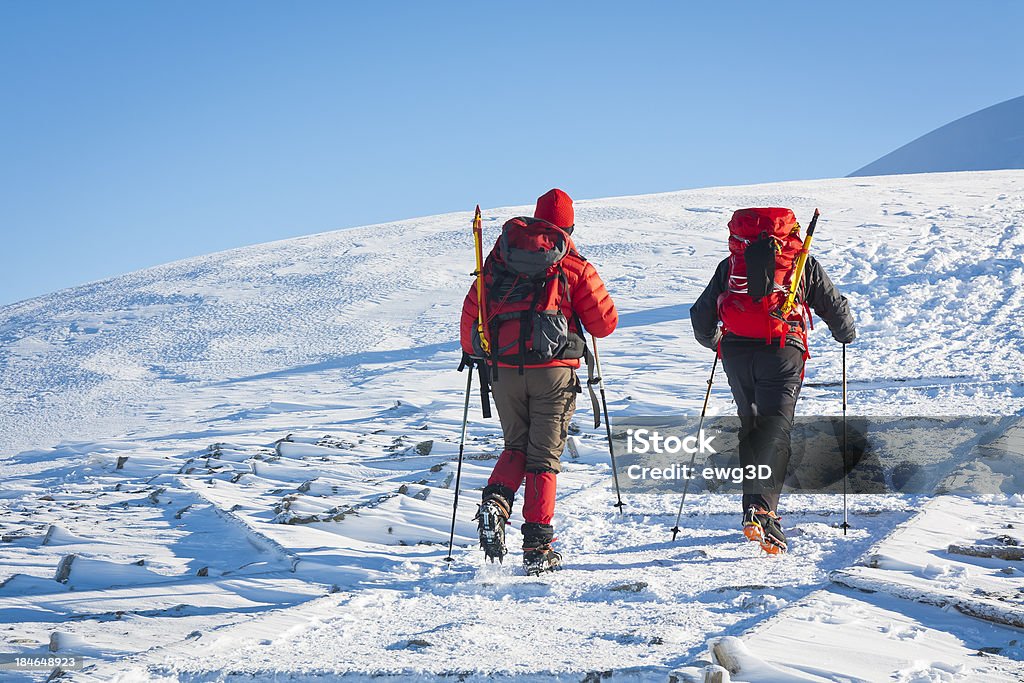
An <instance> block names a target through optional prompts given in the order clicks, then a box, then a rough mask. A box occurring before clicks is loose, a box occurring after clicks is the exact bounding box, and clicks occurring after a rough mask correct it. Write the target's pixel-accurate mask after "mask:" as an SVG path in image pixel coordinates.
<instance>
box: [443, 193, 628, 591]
mask: <svg viewBox="0 0 1024 683" xmlns="http://www.w3.org/2000/svg"><path fill="white" fill-rule="evenodd" d="M574 224H575V217H574V212H573V206H572V199H570V198H569V195H567V194H566V193H565V192H562V191H561V190H558V189H554V190H551V191H550V192H548V193H546V194H544V195H543V196H541V197H540V198H539V199H538V200H537V208H536V210H535V211H534V217H533V218H528V217H520V218H513V219H512V220H510V221H508V222H507V223H505V225H504V227H503V228H502V233H501V237H499V238H498V241H497V242H496V243H495V245H494V248H493V249H492V250H491V253H490V254H489V255H488V256H487V260H486V261H485V263H484V267H483V275H484V284H485V286H484V291H485V295H484V296H485V298H486V300H487V305H486V307H485V310H486V312H487V316H488V319H487V324H486V328H485V334H486V336H487V340H488V341H489V343H490V351H491V352H490V354H488V353H485V352H484V350H483V347H482V344H481V341H480V338H479V337H480V335H479V332H478V326H477V316H478V300H477V289H476V287H475V286H474V287H472V288H470V290H469V294H467V295H466V300H465V303H464V304H463V307H462V330H461V331H462V334H461V337H462V349H463V351H464V352H465V353H467V354H470V355H472V356H475V357H477V358H487V359H488V361H489V362H490V364H491V367H492V370H491V372H492V395H493V397H494V404H495V406H496V407H497V409H498V417H499V418H500V420H501V429H502V432H503V433H504V437H505V449H504V450H503V451H502V453H501V455H500V456H499V457H498V462H497V464H495V466H494V471H493V472H492V473H491V477H490V479H489V480H488V482H487V486H486V488H484V491H483V500H482V502H481V504H480V510H479V512H478V514H477V521H478V529H479V532H480V545H481V547H482V548H483V550H484V553H485V555H486V556H487V557H488V558H489V559H491V560H492V561H493V560H494V559H495V558H497V559H498V560H499V561H500V560H501V559H502V558H503V557H504V556H505V554H506V552H507V549H506V547H505V525H506V524H507V523H508V519H509V517H510V516H511V514H512V502H513V499H514V497H515V494H516V491H518V490H519V487H520V486H521V485H522V484H523V483H524V480H525V483H526V488H525V491H524V496H523V498H524V501H523V519H524V520H525V523H524V524H523V526H522V532H523V565H524V567H525V568H526V571H527V573H530V574H535V573H540V572H542V571H546V570H548V569H554V568H556V567H557V566H558V564H559V563H560V562H561V555H560V554H559V553H557V552H555V551H554V550H552V548H551V543H552V541H553V540H554V536H553V532H554V529H553V527H552V525H551V519H552V517H553V515H554V512H555V475H556V474H557V473H558V472H559V471H560V470H561V464H560V458H561V456H562V451H563V450H564V449H565V442H566V439H567V435H568V427H569V419H570V418H571V417H572V414H573V411H574V410H575V409H576V394H577V393H579V392H580V390H581V386H580V381H579V379H578V378H577V377H576V372H575V371H576V369H577V368H578V367H579V366H580V358H581V357H583V355H584V342H585V340H584V337H583V332H584V330H585V331H586V332H588V333H590V334H592V335H593V336H595V337H606V336H608V335H609V334H611V333H612V331H614V330H615V326H616V325H617V324H618V320H619V318H618V314H617V313H616V311H615V304H614V303H613V302H612V299H611V297H610V296H609V295H608V292H607V290H605V287H604V283H603V282H602V281H601V278H600V276H598V274H597V271H596V270H595V269H594V266H593V265H592V264H590V263H588V262H587V261H586V259H584V258H583V257H582V256H580V255H579V252H577V251H576V246H575V245H574V244H573V241H572V237H571V235H572V231H573V227H574Z"/></svg>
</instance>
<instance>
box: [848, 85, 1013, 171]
mask: <svg viewBox="0 0 1024 683" xmlns="http://www.w3.org/2000/svg"><path fill="white" fill-rule="evenodd" d="M1013 168H1024V96H1021V97H1016V98H1014V99H1012V100H1007V101H1006V102H1001V103H999V104H996V105H993V106H991V107H986V108H985V109H982V110H981V111H977V112H975V113H973V114H970V115H968V116H965V117H963V118H960V119H957V120H956V121H953V122H952V123H948V124H946V125H945V126H942V127H941V128H936V129H935V130H933V131H932V132H930V133H928V134H926V135H922V136H921V137H919V138H917V139H916V140H914V141H912V142H909V143H907V144H906V145H903V146H902V147H900V148H899V149H897V150H895V151H893V152H890V153H889V154H886V155H885V156H884V157H882V158H880V159H878V160H876V161H873V162H871V163H870V164H868V165H867V166H865V167H864V168H861V169H858V170H856V171H854V172H853V173H851V174H850V177H855V176H878V175H893V174H897V173H940V172H943V171H990V170H998V169H1013Z"/></svg>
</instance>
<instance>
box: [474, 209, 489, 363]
mask: <svg viewBox="0 0 1024 683" xmlns="http://www.w3.org/2000/svg"><path fill="white" fill-rule="evenodd" d="M483 240H484V231H483V227H482V225H481V218H480V205H479V204H477V205H476V214H475V215H474V216H473V248H474V249H475V250H476V272H475V273H473V274H474V275H476V301H477V318H476V331H477V333H478V334H479V335H480V345H481V346H482V347H483V349H484V352H486V353H490V352H491V344H490V342H489V341H488V340H487V299H485V298H484V245H483Z"/></svg>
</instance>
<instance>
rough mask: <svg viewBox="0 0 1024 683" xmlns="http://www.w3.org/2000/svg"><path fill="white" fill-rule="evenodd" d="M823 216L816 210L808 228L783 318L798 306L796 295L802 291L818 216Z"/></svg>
mask: <svg viewBox="0 0 1024 683" xmlns="http://www.w3.org/2000/svg"><path fill="white" fill-rule="evenodd" d="M820 215H821V212H819V211H818V210H817V209H815V210H814V217H813V218H811V224H810V225H809V226H807V237H805V238H804V245H803V247H801V249H800V253H799V254H798V255H797V257H796V267H795V268H794V269H793V279H791V280H790V281H789V294H787V295H786V301H785V303H783V304H782V316H783V317H785V316H787V315H789V314H790V313H792V312H793V308H794V307H795V306H796V295H797V292H798V291H799V289H800V280H802V279H803V276H804V268H805V267H806V266H807V256H808V254H809V253H810V251H811V240H812V239H813V238H814V226H816V225H817V224H818V216H820Z"/></svg>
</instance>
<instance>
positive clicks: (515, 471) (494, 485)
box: [484, 367, 580, 545]
mask: <svg viewBox="0 0 1024 683" xmlns="http://www.w3.org/2000/svg"><path fill="white" fill-rule="evenodd" d="M579 390H580V382H579V380H578V379H577V378H576V373H575V371H574V369H573V368H567V367H551V368H526V369H525V370H524V371H523V374H522V375H520V374H519V371H518V370H516V369H515V368H501V369H500V370H499V371H498V378H497V379H496V380H495V381H494V382H493V383H492V387H491V392H492V393H491V395H492V397H493V398H494V405H495V407H496V408H497V409H498V418H499V419H500V420H501V430H502V432H503V433H504V435H505V450H504V451H502V453H501V455H500V456H499V458H498V462H497V463H496V464H495V465H494V471H493V472H492V473H491V477H490V479H488V481H487V487H486V488H485V489H484V498H487V496H488V495H490V494H491V493H492V492H497V493H500V494H501V495H502V496H503V497H505V498H506V499H507V500H508V501H509V502H511V499H512V497H513V496H515V493H516V491H518V490H519V487H520V486H521V485H522V483H523V481H524V480H525V481H526V490H525V492H524V494H523V498H524V500H523V519H524V520H525V522H526V524H524V525H523V535H524V537H531V538H533V537H536V538H535V539H534V540H535V541H536V543H535V544H536V545H543V543H545V542H549V541H550V540H551V535H552V527H551V519H552V517H553V516H554V512H555V475H556V474H558V472H560V471H561V469H562V465H561V458H562V451H564V450H565V442H566V439H567V438H568V435H569V419H570V418H571V417H572V415H573V412H574V411H575V410H576V394H577V393H578V392H579ZM544 539H547V540H546V541H545V540H544Z"/></svg>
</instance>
